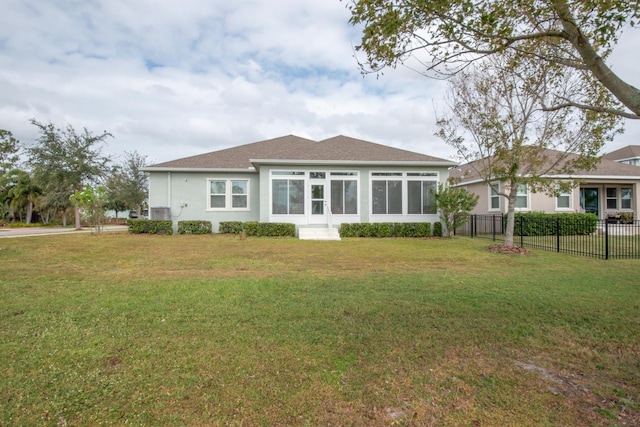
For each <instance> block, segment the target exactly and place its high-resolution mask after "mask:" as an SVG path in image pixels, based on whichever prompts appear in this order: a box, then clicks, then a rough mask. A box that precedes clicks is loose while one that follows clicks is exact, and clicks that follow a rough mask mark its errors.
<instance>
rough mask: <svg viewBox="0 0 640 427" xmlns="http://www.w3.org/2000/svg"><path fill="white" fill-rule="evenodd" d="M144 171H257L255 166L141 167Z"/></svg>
mask: <svg viewBox="0 0 640 427" xmlns="http://www.w3.org/2000/svg"><path fill="white" fill-rule="evenodd" d="M140 170H142V171H144V172H222V173H258V171H257V170H256V168H254V167H253V166H252V167H249V168H246V169H242V168H176V167H155V166H149V167H145V168H141V169H140Z"/></svg>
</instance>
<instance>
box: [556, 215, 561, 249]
mask: <svg viewBox="0 0 640 427" xmlns="http://www.w3.org/2000/svg"><path fill="white" fill-rule="evenodd" d="M556 252H560V218H559V217H556Z"/></svg>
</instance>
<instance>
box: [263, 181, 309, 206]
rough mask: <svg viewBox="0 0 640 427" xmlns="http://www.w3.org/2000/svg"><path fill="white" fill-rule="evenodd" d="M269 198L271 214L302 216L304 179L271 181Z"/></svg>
mask: <svg viewBox="0 0 640 427" xmlns="http://www.w3.org/2000/svg"><path fill="white" fill-rule="evenodd" d="M271 197H272V203H271V213H272V214H274V215H304V179H274V180H272V181H271Z"/></svg>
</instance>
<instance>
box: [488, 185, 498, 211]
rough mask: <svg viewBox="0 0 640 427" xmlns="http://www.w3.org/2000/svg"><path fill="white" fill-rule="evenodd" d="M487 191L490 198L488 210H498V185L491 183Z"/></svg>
mask: <svg viewBox="0 0 640 427" xmlns="http://www.w3.org/2000/svg"><path fill="white" fill-rule="evenodd" d="M489 191H490V198H491V205H490V210H492V211H494V210H500V194H498V192H499V191H500V183H499V182H492V183H491V185H490V186H489Z"/></svg>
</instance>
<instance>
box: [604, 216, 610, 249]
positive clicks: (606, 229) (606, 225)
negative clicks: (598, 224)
mask: <svg viewBox="0 0 640 427" xmlns="http://www.w3.org/2000/svg"><path fill="white" fill-rule="evenodd" d="M604 259H609V221H607V220H606V219H605V221H604Z"/></svg>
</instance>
